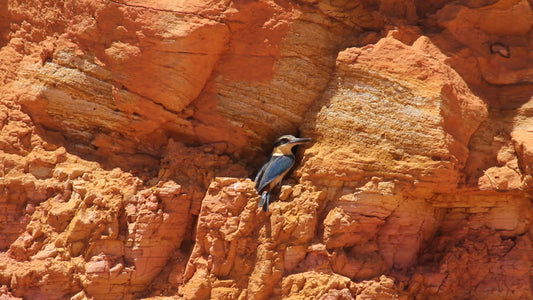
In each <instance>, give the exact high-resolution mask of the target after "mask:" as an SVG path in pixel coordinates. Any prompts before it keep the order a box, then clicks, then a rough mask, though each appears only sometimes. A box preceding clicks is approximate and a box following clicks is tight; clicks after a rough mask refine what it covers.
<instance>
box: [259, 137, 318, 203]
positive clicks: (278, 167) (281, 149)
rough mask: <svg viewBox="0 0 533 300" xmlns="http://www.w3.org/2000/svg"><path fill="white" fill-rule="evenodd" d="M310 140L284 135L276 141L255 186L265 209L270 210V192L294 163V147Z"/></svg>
mask: <svg viewBox="0 0 533 300" xmlns="http://www.w3.org/2000/svg"><path fill="white" fill-rule="evenodd" d="M309 141H311V139H308V138H297V137H295V136H293V135H283V136H280V137H279V138H277V139H276V141H275V142H274V150H272V154H271V155H270V157H269V158H268V159H267V161H266V162H265V164H264V165H263V167H261V170H259V173H257V176H255V188H256V190H257V193H261V201H259V205H258V206H263V210H264V211H268V204H269V203H270V192H271V191H272V189H273V188H274V187H275V186H276V185H278V184H281V180H282V179H283V177H284V176H285V175H286V174H287V173H288V172H289V170H290V169H291V168H292V166H293V165H294V160H295V157H294V153H293V147H294V146H297V145H301V144H305V143H307V142H309Z"/></svg>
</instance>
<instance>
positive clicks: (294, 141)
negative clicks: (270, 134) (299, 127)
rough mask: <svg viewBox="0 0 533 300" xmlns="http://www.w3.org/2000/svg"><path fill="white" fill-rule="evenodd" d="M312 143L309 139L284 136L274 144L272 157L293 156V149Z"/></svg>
mask: <svg viewBox="0 0 533 300" xmlns="http://www.w3.org/2000/svg"><path fill="white" fill-rule="evenodd" d="M309 141H311V139H309V138H297V137H295V136H294V135H290V134H288V135H282V136H280V137H279V138H277V139H276V141H275V142H274V151H273V152H272V155H291V154H292V147H294V146H297V145H301V144H305V143H307V142H309Z"/></svg>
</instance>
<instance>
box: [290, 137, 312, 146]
mask: <svg viewBox="0 0 533 300" xmlns="http://www.w3.org/2000/svg"><path fill="white" fill-rule="evenodd" d="M310 141H311V139H310V138H296V139H294V140H292V141H290V142H289V144H293V145H301V144H305V143H307V142H310Z"/></svg>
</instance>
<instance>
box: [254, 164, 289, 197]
mask: <svg viewBox="0 0 533 300" xmlns="http://www.w3.org/2000/svg"><path fill="white" fill-rule="evenodd" d="M293 163H294V157H293V156H290V155H279V156H271V157H270V159H269V161H268V162H267V163H266V164H265V165H263V167H262V168H261V170H260V171H259V173H258V174H257V176H256V178H255V182H256V188H257V191H258V192H261V191H262V190H263V189H264V188H265V187H267V186H268V184H270V183H271V182H272V181H273V180H274V179H276V178H277V177H279V176H281V175H282V174H283V173H285V172H286V171H287V170H288V169H290V168H291V167H292V164H293Z"/></svg>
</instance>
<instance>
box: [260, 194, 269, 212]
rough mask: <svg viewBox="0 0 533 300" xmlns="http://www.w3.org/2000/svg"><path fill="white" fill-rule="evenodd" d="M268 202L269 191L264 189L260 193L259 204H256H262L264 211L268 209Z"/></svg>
mask: <svg viewBox="0 0 533 300" xmlns="http://www.w3.org/2000/svg"><path fill="white" fill-rule="evenodd" d="M269 203H270V192H269V191H264V192H263V193H262V194H261V201H259V204H258V205H257V206H258V207H259V206H262V207H263V210H264V211H268V204H269Z"/></svg>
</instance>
